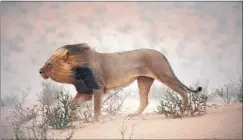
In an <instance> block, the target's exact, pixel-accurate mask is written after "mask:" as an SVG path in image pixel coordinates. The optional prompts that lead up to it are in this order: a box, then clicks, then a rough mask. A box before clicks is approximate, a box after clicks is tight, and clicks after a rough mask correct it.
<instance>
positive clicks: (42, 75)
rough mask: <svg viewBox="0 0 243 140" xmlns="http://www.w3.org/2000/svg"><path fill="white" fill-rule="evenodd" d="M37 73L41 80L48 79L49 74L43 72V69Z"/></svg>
mask: <svg viewBox="0 0 243 140" xmlns="http://www.w3.org/2000/svg"><path fill="white" fill-rule="evenodd" d="M39 73H40V75H41V77H42V78H44V79H48V78H49V74H47V73H46V72H45V71H44V70H43V68H40V70H39Z"/></svg>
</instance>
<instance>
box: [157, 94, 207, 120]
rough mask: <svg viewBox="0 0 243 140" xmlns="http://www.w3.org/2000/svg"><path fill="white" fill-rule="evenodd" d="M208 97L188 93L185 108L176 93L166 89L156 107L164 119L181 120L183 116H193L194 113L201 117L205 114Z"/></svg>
mask: <svg viewBox="0 0 243 140" xmlns="http://www.w3.org/2000/svg"><path fill="white" fill-rule="evenodd" d="M207 101H208V97H207V95H206V94H202V92H199V93H191V92H190V93H189V100H188V106H187V108H184V107H183V103H182V100H181V99H180V97H179V95H178V93H176V92H174V91H172V90H170V89H168V90H167V92H166V94H165V97H163V98H162V100H161V101H160V104H159V105H158V106H157V110H158V111H157V112H158V114H164V115H165V116H166V117H172V118H181V117H183V116H188V115H190V116H194V115H195V114H196V113H197V114H198V115H202V114H203V113H205V108H206V103H207Z"/></svg>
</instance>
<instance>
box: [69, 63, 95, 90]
mask: <svg viewBox="0 0 243 140" xmlns="http://www.w3.org/2000/svg"><path fill="white" fill-rule="evenodd" d="M72 71H73V76H74V79H73V85H74V86H75V88H76V90H77V92H78V93H81V94H92V93H93V89H99V86H98V84H97V82H96V80H95V78H94V75H93V73H92V71H91V70H90V69H89V68H87V67H75V68H73V69H72Z"/></svg>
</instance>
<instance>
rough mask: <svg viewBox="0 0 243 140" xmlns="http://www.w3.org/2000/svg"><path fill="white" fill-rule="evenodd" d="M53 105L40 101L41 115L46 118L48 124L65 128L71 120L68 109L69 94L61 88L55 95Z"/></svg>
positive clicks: (70, 111) (70, 112)
mask: <svg viewBox="0 0 243 140" xmlns="http://www.w3.org/2000/svg"><path fill="white" fill-rule="evenodd" d="M55 99H56V103H55V104H54V105H49V104H45V103H44V102H41V103H42V105H41V106H42V112H44V114H43V117H45V118H46V119H47V124H48V126H51V127H52V128H56V129H61V128H66V127H68V126H69V124H70V123H71V122H72V110H71V109H70V103H71V96H70V95H69V94H68V92H67V91H66V90H64V89H62V88H60V89H59V94H57V96H56V98H55Z"/></svg>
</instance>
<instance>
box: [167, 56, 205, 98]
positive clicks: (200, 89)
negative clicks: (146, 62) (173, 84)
mask: <svg viewBox="0 0 243 140" xmlns="http://www.w3.org/2000/svg"><path fill="white" fill-rule="evenodd" d="M164 58H165V61H167V63H168V65H169V68H170V70H171V72H172V74H173V75H174V76H175V78H176V80H177V81H178V82H179V84H180V85H181V86H182V87H181V88H184V89H185V90H188V91H189V92H194V93H198V92H201V91H202V87H200V86H199V87H198V88H197V89H196V90H195V89H191V88H189V87H187V86H186V85H184V84H183V83H182V82H181V81H180V80H179V79H178V78H177V76H176V75H175V73H174V71H173V69H172V68H171V66H170V63H169V61H168V60H167V58H166V57H164Z"/></svg>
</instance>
